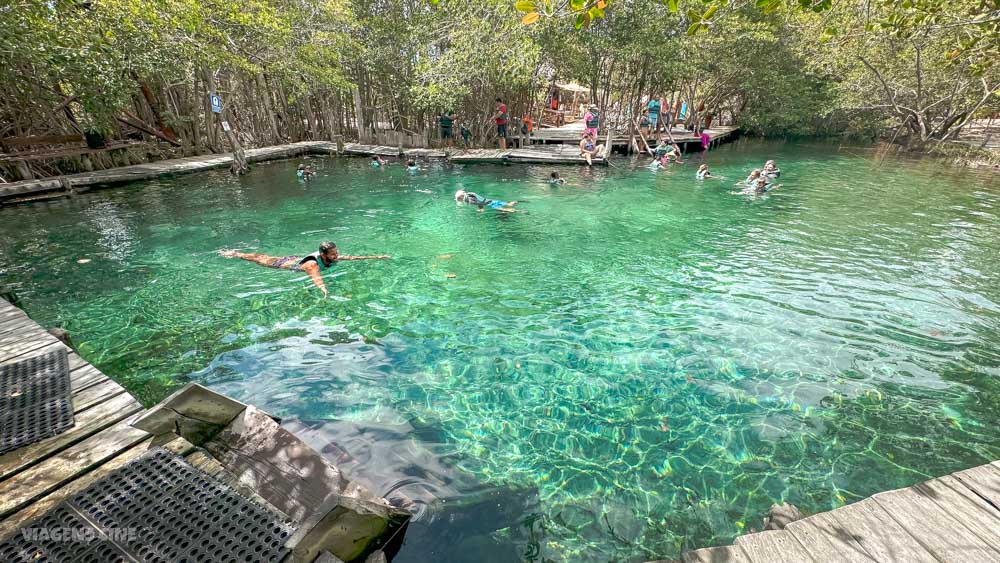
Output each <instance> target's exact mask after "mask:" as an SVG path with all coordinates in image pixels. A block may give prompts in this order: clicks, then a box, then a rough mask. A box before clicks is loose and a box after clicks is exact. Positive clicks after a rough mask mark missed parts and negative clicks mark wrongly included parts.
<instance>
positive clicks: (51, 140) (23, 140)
mask: <svg viewBox="0 0 1000 563" xmlns="http://www.w3.org/2000/svg"><path fill="white" fill-rule="evenodd" d="M83 140H84V139H83V135H30V136H26V137H4V138H3V139H0V145H2V146H4V147H7V148H11V147H26V146H30V145H64V144H66V143H82V142H83Z"/></svg>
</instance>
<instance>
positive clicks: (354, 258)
mask: <svg viewBox="0 0 1000 563" xmlns="http://www.w3.org/2000/svg"><path fill="white" fill-rule="evenodd" d="M388 258H392V256H390V255H388V254H377V255H375V256H345V255H343V254H341V255H340V256H337V260H386V259H388Z"/></svg>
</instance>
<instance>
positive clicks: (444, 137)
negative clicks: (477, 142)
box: [438, 111, 455, 147]
mask: <svg viewBox="0 0 1000 563" xmlns="http://www.w3.org/2000/svg"><path fill="white" fill-rule="evenodd" d="M438 122H439V123H440V124H441V144H443V145H444V146H446V147H452V146H454V145H455V137H454V135H453V133H452V126H453V125H454V124H455V112H453V111H446V112H444V113H442V114H441V115H439V116H438Z"/></svg>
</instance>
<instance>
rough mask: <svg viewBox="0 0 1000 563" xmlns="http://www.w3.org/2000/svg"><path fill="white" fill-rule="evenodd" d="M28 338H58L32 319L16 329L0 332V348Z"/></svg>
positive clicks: (50, 339)
mask: <svg viewBox="0 0 1000 563" xmlns="http://www.w3.org/2000/svg"><path fill="white" fill-rule="evenodd" d="M29 338H40V339H44V340H48V341H50V342H51V341H52V340H53V339H55V340H58V339H57V338H56V337H55V336H52V335H51V334H49V333H48V332H47V331H45V330H44V329H43V328H42V327H40V326H38V324H37V323H35V322H34V321H32V322H31V323H29V324H26V325H22V326H21V327H20V328H18V329H17V330H13V331H10V332H7V333H4V334H0V348H2V347H4V346H8V345H13V344H17V343H18V342H21V341H23V340H27V339H29Z"/></svg>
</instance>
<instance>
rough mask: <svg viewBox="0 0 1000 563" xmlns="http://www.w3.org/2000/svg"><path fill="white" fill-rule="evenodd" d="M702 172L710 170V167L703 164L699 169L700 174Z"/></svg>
mask: <svg viewBox="0 0 1000 563" xmlns="http://www.w3.org/2000/svg"><path fill="white" fill-rule="evenodd" d="M702 170H708V165H707V164H702V165H701V166H699V167H698V172H701V171H702Z"/></svg>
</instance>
